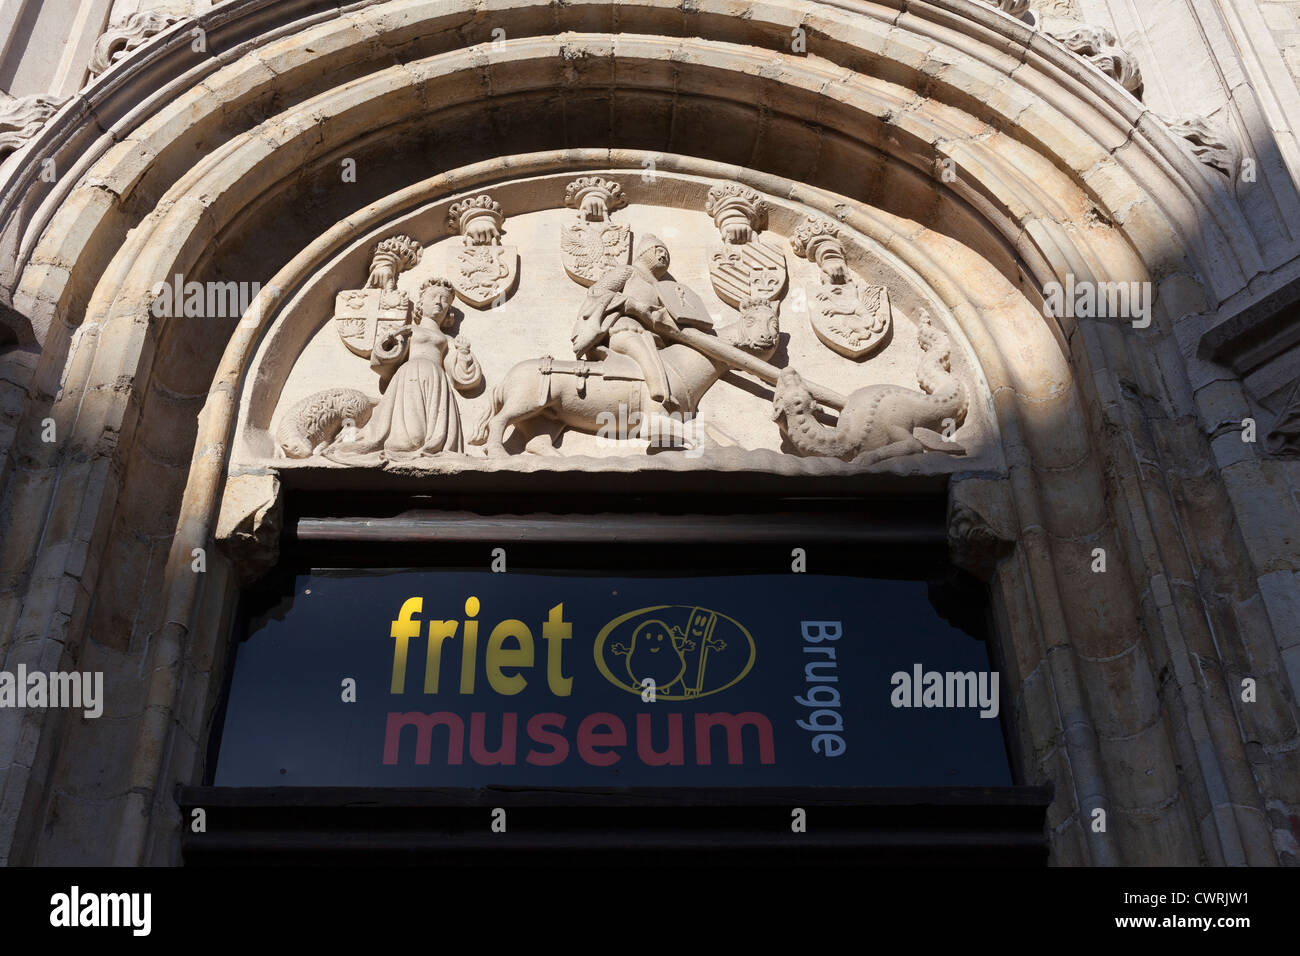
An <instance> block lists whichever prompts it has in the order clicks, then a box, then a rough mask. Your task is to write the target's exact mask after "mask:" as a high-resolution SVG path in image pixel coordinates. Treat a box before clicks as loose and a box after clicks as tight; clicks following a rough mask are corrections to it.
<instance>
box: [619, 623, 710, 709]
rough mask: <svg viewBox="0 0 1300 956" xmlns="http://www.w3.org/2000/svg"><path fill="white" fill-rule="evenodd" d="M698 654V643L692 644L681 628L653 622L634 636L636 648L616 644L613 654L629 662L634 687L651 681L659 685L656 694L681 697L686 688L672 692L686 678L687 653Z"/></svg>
mask: <svg viewBox="0 0 1300 956" xmlns="http://www.w3.org/2000/svg"><path fill="white" fill-rule="evenodd" d="M693 650H695V642H694V641H688V640H687V639H686V635H685V634H683V633H682V631H681V629H680V628H676V627H669V626H668V625H667V624H665V623H664V622H663V621H660V620H656V619H654V618H651V619H650V620H648V621H642V622H641V625H640V626H639V627H638V628H637V629H636V630H635V631H633V632H632V646H631V647H627V646H625V645H623V644H614V645H613V646H611V647H610V651H611V652H613V653H614V654H619V655H622V656H624V657H626V658H627V661H626V666H627V673H628V676H629V677H631V678H632V686H633V687H640V686H641V682H642V681H644V680H646V679H647V678H648V679H650V680H652V681H654V682H655V692H656V693H663V694H671V693H681V692H682V690H684V688H685V685H684V684H683V687H682V688H678V689H677V690H676V691H674V690H671V689H670V688H671V687H672V685H673V684H676V683H678V682H680V681H681V680H682V678H683V676H684V675H685V674H686V657H685V653H684V652H686V651H693Z"/></svg>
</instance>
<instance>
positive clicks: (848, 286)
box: [808, 282, 893, 360]
mask: <svg viewBox="0 0 1300 956" xmlns="http://www.w3.org/2000/svg"><path fill="white" fill-rule="evenodd" d="M808 306H809V317H810V319H811V321H812V327H813V331H814V332H816V333H817V338H819V339H821V340H822V342H823V343H824V344H825V345H826V346H827V347H829V348H831V349H833V350H834V351H836V352H838V353H839V354H840V355H843V356H845V357H846V358H851V359H855V360H856V359H861V358H865V357H866V356H868V355H870V354H871V353H872V352H874V351H875V350H876V349H878V348H880V346H881V345H883V344H884V343H885V340H886V339H887V338H888V337H889V330H890V327H891V326H892V324H893V309H892V307H891V305H890V302H889V290H888V289H886V288H885V287H884V286H879V285H866V284H865V283H861V282H845V283H842V284H835V283H830V282H825V283H822V286H821V288H820V289H819V290H818V291H817V292H816V293H815V294H814V295H811V296H809V302H808Z"/></svg>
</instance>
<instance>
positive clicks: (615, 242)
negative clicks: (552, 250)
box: [560, 176, 632, 286]
mask: <svg viewBox="0 0 1300 956" xmlns="http://www.w3.org/2000/svg"><path fill="white" fill-rule="evenodd" d="M564 204H565V205H566V206H568V207H569V208H570V209H576V210H578V219H577V221H576V222H567V223H565V224H564V225H563V226H561V227H560V256H561V258H562V259H563V260H564V271H565V272H567V273H568V274H569V278H571V279H572V280H573V281H574V282H576V283H578V284H579V285H583V286H591V285H592V284H593V283H594V282H595V281H596V280H597V279H599V278H600V277H601V276H603V275H604V274H605V273H607V272H609V271H610V270H611V269H615V268H618V267H619V266H625V265H627V261H628V257H629V256H630V255H631V253H632V229H631V227H629V226H626V225H622V224H620V223H616V222H613V221H612V220H611V219H610V216H609V214H610V213H611V212H613V211H614V210H615V209H619V208H620V207H622V206H625V205H626V204H627V199H626V197H624V195H623V187H622V186H620V185H619V184H618V183H615V182H611V181H609V180H608V179H601V178H600V177H599V176H583V177H581V178H580V179H575V180H574V181H573V182H571V183H569V186H568V188H567V189H565V191H564Z"/></svg>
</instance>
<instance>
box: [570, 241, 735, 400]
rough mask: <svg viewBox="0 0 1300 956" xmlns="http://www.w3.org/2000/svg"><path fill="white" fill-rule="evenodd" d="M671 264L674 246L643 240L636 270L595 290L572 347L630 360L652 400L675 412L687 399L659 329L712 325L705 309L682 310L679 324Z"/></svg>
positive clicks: (608, 277) (627, 269)
mask: <svg viewBox="0 0 1300 956" xmlns="http://www.w3.org/2000/svg"><path fill="white" fill-rule="evenodd" d="M668 264H669V256H668V247H667V246H666V245H664V243H663V242H662V241H661V240H660V239H659V238H658V237H656V236H653V235H647V236H645V237H643V238H642V240H641V243H640V248H639V249H638V250H637V254H636V257H635V259H634V260H633V262H632V264H631V265H627V266H620V267H619V268H617V269H612V270H610V271H609V272H607V273H605V275H604V276H602V277H601V278H600V279H599V280H597V281H596V283H595V284H594V285H593V286H592V287H591V289H590V291H589V292H588V293H587V298H586V301H585V302H583V305H582V309H581V311H580V312H579V314H578V319H577V321H576V322H575V323H574V326H573V335H572V343H573V354H574V355H576V356H577V357H578V358H580V359H582V358H587V357H589V356H591V355H592V353H593V352H594V350H595V349H597V348H598V347H599V346H602V345H608V347H609V349H610V350H611V351H614V352H618V353H620V354H623V355H626V356H628V357H630V358H631V359H632V360H633V361H635V362H636V364H637V366H638V367H639V368H640V369H641V372H642V374H643V375H644V376H645V383H646V389H647V391H648V392H649V397H650V400H651V401H652V402H655V403H657V404H658V405H660V406H662V408H663V409H664V410H667V411H671V410H672V409H674V408H677V407H678V406H679V405H680V404H681V402H682V397H680V396H677V395H674V394H673V389H672V386H671V384H670V382H669V377H668V374H667V372H666V370H665V368H664V363H663V358H662V357H661V356H660V354H659V345H660V343H659V340H658V339H657V338H656V336H655V334H654V330H655V329H656V328H658V327H665V328H670V329H677V328H679V324H678V323H680V324H681V325H693V326H695V327H697V328H701V329H705V330H708V329H711V328H712V323H711V322H710V321H709V318H708V316H707V314H704V313H702V311H700V310H693V311H692V313H687V312H685V311H683V310H678V311H679V314H678V315H677V319H676V321H674V318H673V308H672V302H671V301H670V300H669V299H666V298H665V294H664V293H665V291H666V288H665V287H667V286H670V285H671V283H669V282H668V281H667V280H665V279H664V275H665V274H666V273H667V271H668ZM648 411H649V410H648Z"/></svg>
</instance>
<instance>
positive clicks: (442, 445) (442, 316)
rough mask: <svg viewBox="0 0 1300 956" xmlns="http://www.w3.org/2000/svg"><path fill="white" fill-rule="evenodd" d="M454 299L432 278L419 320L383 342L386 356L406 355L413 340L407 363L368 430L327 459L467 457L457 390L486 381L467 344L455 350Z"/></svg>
mask: <svg viewBox="0 0 1300 956" xmlns="http://www.w3.org/2000/svg"><path fill="white" fill-rule="evenodd" d="M453 295H454V293H453V290H452V286H451V283H450V282H448V281H447V280H446V279H430V280H429V281H427V282H425V283H424V285H423V286H422V287H421V288H420V296H419V299H418V300H417V302H416V304H415V309H414V315H413V321H411V322H410V323H408V324H407V325H405V326H403V327H402V328H400V329H398V330H397V332H395V333H394V334H393V335H392V336H390V337H389V339H388V340H386V341H385V342H383V343H382V346H383V351H384V352H389V353H392V352H400V351H401V342H400V339H401V338H407V339H409V345H408V347H407V357H406V360H405V361H404V362H403V363H402V364H401V365H400V366H398V368H397V371H396V372H394V373H393V376H392V378H391V379H390V380H389V382H388V388H387V389H386V390H385V391H384V394H383V397H382V398H380V400H379V404H378V405H376V406H375V409H374V411H373V412H372V413H371V415H370V420H369V421H368V422H367V423H366V425H365V427H364V428H362V429H360V430H359V431H357V430H356V429H344V431H343V432H341V433H340V434H339V436H338V438H336V439H335V440H334V442H333V443H332V444H331V445H330V446H329V447H328V448H327V449H326V450H325V451H324V455H325V457H326V458H330V459H332V460H345V459H347V458H352V457H355V456H360V455H369V454H372V453H374V452H377V451H381V452H383V456H384V457H385V458H387V459H390V460H395V461H404V460H409V459H413V458H419V457H422V456H425V455H439V454H457V455H462V454H464V453H465V442H464V436H463V433H462V431H461V424H460V411H459V409H458V408H457V407H456V396H455V393H454V392H453V391H452V388H453V386H454V387H456V388H463V389H469V388H473V387H474V386H476V385H477V384H478V383H479V382H480V381H481V380H482V373H481V372H480V370H479V368H478V363H477V362H476V361H475V360H474V357H473V355H472V354H471V353H470V350H469V343H468V342H465V341H463V340H461V339H457V340H456V342H455V345H456V348H454V349H449V345H450V344H452V343H451V340H450V339H449V338H448V337H447V336H446V335H445V334H444V329H446V328H447V327H449V326H450V324H451V320H450V315H449V312H450V308H451V302H452V296H453Z"/></svg>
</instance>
